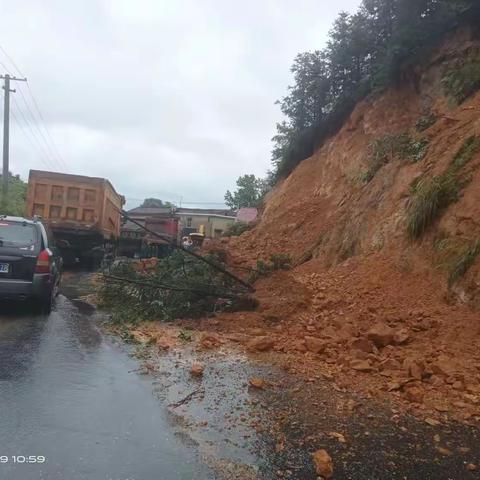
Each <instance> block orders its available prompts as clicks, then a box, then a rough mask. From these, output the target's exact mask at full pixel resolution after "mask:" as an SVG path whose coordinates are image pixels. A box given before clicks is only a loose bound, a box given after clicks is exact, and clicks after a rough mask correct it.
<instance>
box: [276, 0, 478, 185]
mask: <svg viewBox="0 0 480 480" xmlns="http://www.w3.org/2000/svg"><path fill="white" fill-rule="evenodd" d="M479 20H480V2H478V1H477V0H363V2H362V4H361V6H360V7H359V9H358V11H357V12H356V13H355V14H348V13H345V12H342V13H341V14H340V15H339V17H338V18H337V20H336V21H335V22H334V24H333V27H332V29H331V31H330V35H329V41H328V42H327V46H326V47H325V48H324V49H323V50H316V51H313V52H305V53H300V54H299V55H297V57H296V58H295V60H294V62H293V65H292V68H291V71H292V73H293V79H294V83H293V85H292V86H290V87H289V89H288V95H287V96H285V97H284V98H282V99H281V100H280V101H279V102H278V103H279V105H280V109H281V111H282V113H283V115H284V116H285V120H283V121H282V122H280V123H278V124H277V134H276V135H275V136H274V137H273V144H274V145H273V151H272V163H273V164H274V167H275V174H276V178H277V179H278V178H281V177H284V176H286V175H288V174H289V173H290V172H291V171H292V170H293V168H295V166H296V165H297V164H298V163H299V162H301V161H302V160H303V159H305V158H307V157H308V156H310V155H311V154H312V153H313V151H314V150H315V148H317V147H318V146H319V145H321V144H322V143H323V142H324V141H325V140H326V138H327V137H328V136H329V135H331V134H332V133H335V132H336V131H337V130H338V129H339V128H340V127H341V126H342V124H343V123H344V121H345V120H346V118H347V117H348V115H349V114H350V113H351V111H352V109H353V107H354V106H355V104H356V102H357V101H359V100H360V99H362V98H364V97H366V96H367V95H369V94H371V93H375V92H378V91H381V90H383V89H385V88H386V87H388V86H390V85H392V84H393V83H394V82H396V81H398V80H400V79H401V76H402V73H403V72H405V71H407V70H408V68H409V67H411V66H412V65H413V64H415V63H416V62H418V61H420V60H421V59H422V58H424V57H425V55H426V54H428V52H429V49H431V48H432V47H434V46H435V45H437V44H438V43H439V41H440V40H441V39H442V38H443V37H444V36H445V34H446V33H447V32H449V31H451V30H452V29H455V28H456V27H458V26H459V25H461V24H463V23H466V22H471V23H472V24H473V25H475V24H476V22H477V23H478V21H479Z"/></svg>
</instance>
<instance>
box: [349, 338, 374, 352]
mask: <svg viewBox="0 0 480 480" xmlns="http://www.w3.org/2000/svg"><path fill="white" fill-rule="evenodd" d="M352 348H353V349H355V350H360V351H361V352H365V353H373V348H374V347H373V343H372V342H371V341H370V340H368V339H366V338H358V339H357V340H354V341H353V342H352Z"/></svg>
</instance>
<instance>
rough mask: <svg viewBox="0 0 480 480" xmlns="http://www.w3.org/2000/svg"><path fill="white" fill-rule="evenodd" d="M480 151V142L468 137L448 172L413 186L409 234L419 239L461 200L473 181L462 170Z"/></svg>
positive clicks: (408, 219) (419, 181) (419, 180)
mask: <svg viewBox="0 0 480 480" xmlns="http://www.w3.org/2000/svg"><path fill="white" fill-rule="evenodd" d="M479 151H480V139H479V138H477V137H476V136H472V137H469V138H468V139H467V140H466V141H465V142H464V144H463V145H462V147H461V148H460V150H459V151H458V152H457V153H456V155H455V156H454V158H453V160H452V162H451V163H450V165H449V166H448V168H447V170H446V171H445V172H443V173H442V174H440V175H437V176H435V177H433V178H427V177H423V178H419V179H417V180H416V181H415V183H414V184H413V185H412V193H413V198H412V200H411V203H410V206H409V208H408V218H407V230H408V234H409V236H410V237H411V238H419V237H421V236H422V235H423V233H424V232H425V231H426V230H427V228H428V227H429V226H430V225H431V224H432V223H433V222H434V221H435V220H436V219H437V218H438V217H439V216H440V214H441V213H442V212H443V210H445V209H446V208H447V207H448V206H449V205H451V204H452V203H455V202H456V201H458V199H459V198H460V193H461V191H462V190H463V188H464V187H465V186H466V185H467V184H468V182H469V181H470V177H469V176H468V175H467V174H465V173H464V172H463V171H462V170H463V167H464V166H465V165H467V164H468V162H470V161H471V160H472V159H473V157H474V156H475V154H476V153H478V152H479Z"/></svg>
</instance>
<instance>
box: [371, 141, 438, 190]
mask: <svg viewBox="0 0 480 480" xmlns="http://www.w3.org/2000/svg"><path fill="white" fill-rule="evenodd" d="M428 145H429V141H428V139H426V138H421V139H419V140H416V139H413V138H411V137H410V135H409V134H408V132H403V133H389V134H387V135H384V136H383V137H380V138H377V139H375V140H374V141H373V142H372V143H371V144H370V146H369V149H370V156H369V158H368V160H367V163H368V169H367V171H366V172H364V173H363V175H362V180H363V181H364V182H365V183H368V182H370V181H371V180H372V179H373V178H374V177H375V175H376V174H377V172H378V171H379V170H380V169H381V168H382V167H383V166H384V165H387V164H388V163H390V162H392V161H394V160H406V159H409V160H410V161H411V162H413V163H416V162H419V161H420V160H422V159H423V158H424V157H425V155H426V153H427V150H428Z"/></svg>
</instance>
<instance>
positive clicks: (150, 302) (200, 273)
mask: <svg viewBox="0 0 480 480" xmlns="http://www.w3.org/2000/svg"><path fill="white" fill-rule="evenodd" d="M210 260H214V261H215V262H217V263H220V261H219V260H218V259H213V258H211V259H210ZM246 298H249V297H248V296H247V291H246V289H245V288H243V287H242V286H241V285H239V284H238V283H236V282H234V280H233V279H232V278H229V277H228V276H225V275H223V274H222V273H221V272H220V271H218V270H216V269H214V268H213V267H211V266H210V265H208V264H206V263H203V262H201V261H199V260H198V259H196V258H193V257H190V256H188V255H186V254H185V253H184V252H182V251H176V252H174V253H172V254H171V255H169V256H168V257H165V258H163V259H160V260H159V261H158V263H157V265H156V266H154V267H153V268H152V269H150V270H148V271H143V270H140V271H139V270H138V269H136V264H135V263H132V262H130V261H128V262H127V261H125V262H119V263H116V264H114V265H113V266H112V267H111V269H110V271H109V272H108V274H106V275H105V278H104V282H103V285H102V287H101V289H100V301H101V306H103V307H104V308H107V309H108V310H110V311H111V312H112V318H113V320H114V321H117V322H129V323H136V322H138V321H142V320H147V319H158V320H164V321H168V320H173V319H176V318H198V317H201V316H204V315H209V314H213V313H216V312H219V311H222V310H225V309H235V308H239V305H241V306H242V308H245V305H247V304H249V302H246V300H245V299H246ZM251 304H252V302H250V305H251Z"/></svg>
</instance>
